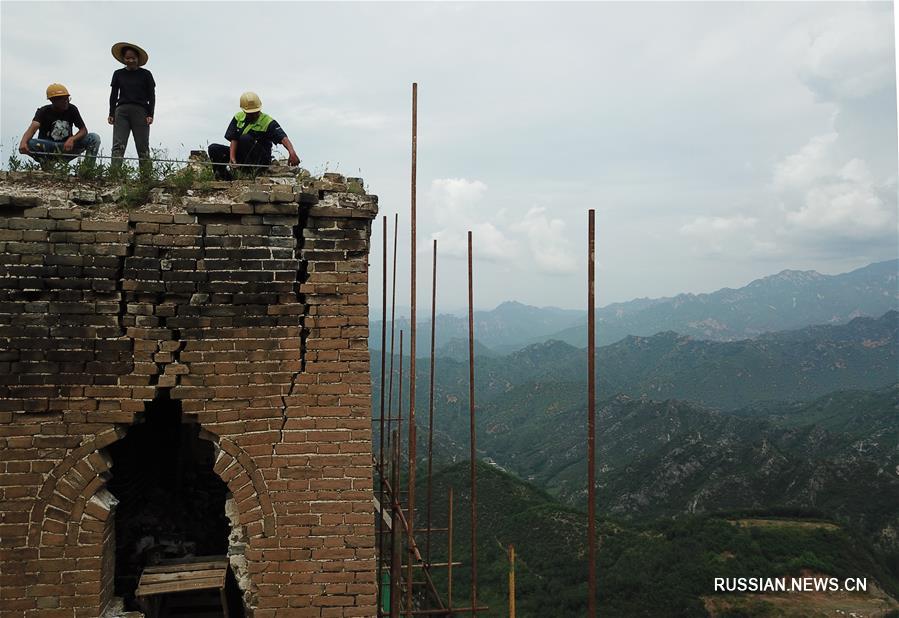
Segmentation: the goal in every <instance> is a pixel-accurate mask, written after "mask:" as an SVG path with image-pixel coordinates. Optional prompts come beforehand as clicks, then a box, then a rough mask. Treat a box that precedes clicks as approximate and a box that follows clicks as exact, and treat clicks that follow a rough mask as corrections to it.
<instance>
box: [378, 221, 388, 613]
mask: <svg viewBox="0 0 899 618" xmlns="http://www.w3.org/2000/svg"><path fill="white" fill-rule="evenodd" d="M382 221H383V223H384V243H383V244H384V247H383V249H384V250H383V253H382V255H383V260H382V262H383V263H382V268H381V272H382V277H381V393H380V395H381V396H380V400H381V401H380V403H381V418H379V419H378V424H379V429H378V439H379V442H380V445H379V446H378V477H379V479H380V483H379V485H378V503H379V505H380V510H379V512H378V598H377V601H378V616H383V615H384V611H383V608H382V607H381V596H382V592H383V591H382V590H381V588H382V586H381V578H382V573H383V565H384V535H383V534H382V533H383V531H384V517H383V512H384V480H385V479H384V395H385V393H384V387H385V386H386V385H385V383H384V380H385V378H386V377H387V376H386V374H385V372H384V365H385V364H386V360H387V359H386V354H387V216H386V215H385V216H384V217H383V219H382Z"/></svg>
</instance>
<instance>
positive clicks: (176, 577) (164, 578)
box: [139, 569, 227, 586]
mask: <svg viewBox="0 0 899 618" xmlns="http://www.w3.org/2000/svg"><path fill="white" fill-rule="evenodd" d="M226 572H227V571H225V569H204V570H202V571H182V572H180V573H144V574H143V575H141V578H140V584H139V585H141V586H143V585H145V584H158V583H160V582H170V581H189V580H193V579H210V578H213V577H219V578H221V579H222V581H223V582H224V581H225V573H226Z"/></svg>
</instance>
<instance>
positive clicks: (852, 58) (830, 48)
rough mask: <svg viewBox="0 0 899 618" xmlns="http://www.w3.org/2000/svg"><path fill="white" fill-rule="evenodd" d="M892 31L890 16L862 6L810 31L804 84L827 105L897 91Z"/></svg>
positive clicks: (826, 21)
mask: <svg viewBox="0 0 899 618" xmlns="http://www.w3.org/2000/svg"><path fill="white" fill-rule="evenodd" d="M887 8H888V5H887ZM892 29H893V24H892V14H891V12H890V11H889V10H886V11H885V10H883V8H882V7H872V6H870V5H866V4H862V3H858V4H856V5H854V6H851V7H849V8H848V9H847V10H845V11H844V12H842V13H841V14H839V15H832V16H830V17H828V18H826V19H824V20H821V21H820V22H818V23H816V24H814V25H813V26H812V27H811V28H810V31H809V37H810V42H809V47H808V52H807V55H806V60H805V62H804V63H803V65H802V67H801V68H800V71H799V75H800V78H801V79H802V80H803V81H804V82H805V83H806V84H807V85H808V86H809V88H811V89H812V90H813V91H814V92H815V94H817V95H818V96H819V97H820V98H822V99H823V100H841V99H843V100H845V99H857V98H861V97H866V96H868V95H871V94H873V93H874V92H877V91H878V90H881V89H883V88H888V87H892V86H893V84H894V79H895V67H894V56H893V53H894V52H893V40H892V39H893V37H892Z"/></svg>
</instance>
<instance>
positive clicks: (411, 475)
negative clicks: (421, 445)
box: [406, 83, 418, 612]
mask: <svg viewBox="0 0 899 618" xmlns="http://www.w3.org/2000/svg"><path fill="white" fill-rule="evenodd" d="M417 141H418V84H416V83H413V84H412V186H411V192H412V200H411V209H410V210H411V214H410V222H409V223H410V225H409V230H410V234H411V236H412V238H411V243H410V244H411V251H410V256H409V269H410V275H409V276H410V278H411V286H410V288H411V289H410V307H409V312H410V313H411V314H412V315H411V323H410V324H409V494H408V496H407V499H408V502H409V504H408V514H409V517H408V521H409V541H408V543H407V544H408V546H409V547H408V549H409V563H408V569H407V571H406V608H407V609H408V610H409V611H410V612H411V611H412V565H413V564H414V562H415V556H414V555H413V554H412V552H413V538H414V534H415V533H414V530H415V433H416V428H415V356H416V354H415V352H416V349H415V330H416V323H415V304H416V303H415V279H416V276H415V182H416V177H415V175H416V172H417V169H416V163H417V161H416V158H417V156H418V144H417Z"/></svg>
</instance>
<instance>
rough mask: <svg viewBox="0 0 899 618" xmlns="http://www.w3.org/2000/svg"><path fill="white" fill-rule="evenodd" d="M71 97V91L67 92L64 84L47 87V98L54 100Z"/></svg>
mask: <svg viewBox="0 0 899 618" xmlns="http://www.w3.org/2000/svg"><path fill="white" fill-rule="evenodd" d="M67 96H69V91H68V90H66V87H65V86H63V85H62V84H50V85H49V86H47V98H48V99H52V98H55V97H67Z"/></svg>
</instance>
